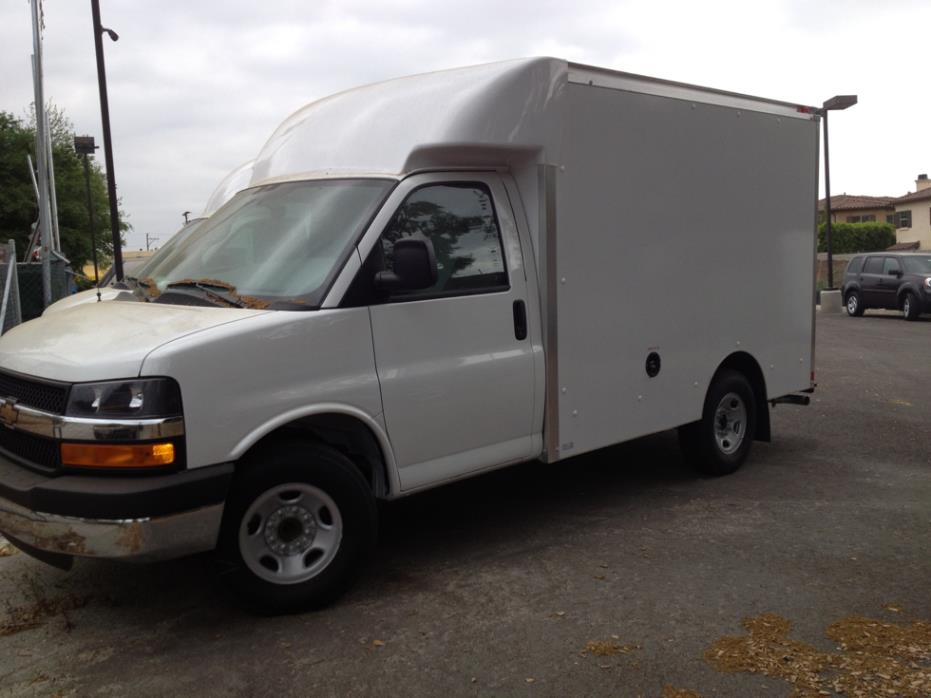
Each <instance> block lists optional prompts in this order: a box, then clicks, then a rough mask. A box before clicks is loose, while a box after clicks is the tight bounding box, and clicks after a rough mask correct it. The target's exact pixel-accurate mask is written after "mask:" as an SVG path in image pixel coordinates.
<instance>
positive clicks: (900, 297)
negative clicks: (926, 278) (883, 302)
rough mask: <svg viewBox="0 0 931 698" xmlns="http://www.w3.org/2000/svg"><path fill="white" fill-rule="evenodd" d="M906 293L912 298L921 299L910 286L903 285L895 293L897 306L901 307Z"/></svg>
mask: <svg viewBox="0 0 931 698" xmlns="http://www.w3.org/2000/svg"><path fill="white" fill-rule="evenodd" d="M906 293H911V294H912V295H913V296H915V297H916V298H918V299H919V300H920V299H921V295H920V294H919V293H918V289H916V288H915V287H914V286H912V285H911V284H905V285H903V286H901V287H899V290H898V291H896V300H898V302H899V305H902V303H904V302H905V294H906Z"/></svg>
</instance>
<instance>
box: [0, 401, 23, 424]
mask: <svg viewBox="0 0 931 698" xmlns="http://www.w3.org/2000/svg"><path fill="white" fill-rule="evenodd" d="M17 419H19V410H18V409H17V408H16V398H12V397H8V398H4V399H3V404H2V405H0V422H2V423H3V426H5V427H12V426H13V425H14V424H16V420H17Z"/></svg>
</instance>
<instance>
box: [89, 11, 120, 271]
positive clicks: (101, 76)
mask: <svg viewBox="0 0 931 698" xmlns="http://www.w3.org/2000/svg"><path fill="white" fill-rule="evenodd" d="M91 12H92V14H93V18H94V49H95V50H96V52H97V85H98V87H99V88H100V119H101V122H102V126H103V148H104V156H105V157H106V165H107V196H108V197H109V199H110V232H111V234H112V235H113V269H114V272H115V273H116V280H117V281H122V280H123V250H122V248H121V246H120V211H119V206H118V205H117V200H116V175H115V174H114V171H113V142H112V140H111V139H110V103H109V101H108V99H107V69H106V67H105V66H104V62H103V37H102V36H101V35H102V34H103V32H104V31H106V32H107V33H108V34H109V35H110V38H111V39H113V40H114V41H116V39H117V38H118V37H117V36H116V33H115V32H112V31H111V30H109V29H104V28H103V27H102V26H101V24H100V0H91Z"/></svg>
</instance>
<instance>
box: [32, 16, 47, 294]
mask: <svg viewBox="0 0 931 698" xmlns="http://www.w3.org/2000/svg"><path fill="white" fill-rule="evenodd" d="M30 5H31V6H32V51H33V53H32V75H33V80H32V81H33V87H34V89H35V102H36V165H37V168H38V189H39V229H40V231H41V234H42V242H41V252H40V259H41V261H42V306H43V307H48V306H49V305H50V304H51V302H52V267H51V261H52V260H51V254H52V252H51V244H50V243H51V237H52V211H51V209H50V207H49V186H48V141H47V136H46V125H47V123H48V122H47V121H46V119H45V94H44V89H43V86H42V32H41V29H40V26H39V22H40V19H39V0H31V1H30Z"/></svg>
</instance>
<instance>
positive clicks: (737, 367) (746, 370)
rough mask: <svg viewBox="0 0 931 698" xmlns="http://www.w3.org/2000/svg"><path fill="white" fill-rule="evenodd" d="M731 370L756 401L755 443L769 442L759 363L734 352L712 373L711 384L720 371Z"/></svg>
mask: <svg viewBox="0 0 931 698" xmlns="http://www.w3.org/2000/svg"><path fill="white" fill-rule="evenodd" d="M726 370H732V371H737V372H738V373H740V374H742V375H743V376H744V377H745V378H746V379H747V380H748V381H750V387H752V388H753V396H754V398H755V401H756V408H757V409H756V430H755V433H754V435H753V439H754V440H755V441H767V442H768V441H771V440H772V433H771V430H770V424H769V403H768V402H767V398H766V377H765V376H764V375H763V370H762V369H761V368H760V364H759V362H758V361H757V360H756V359H754V358H753V356H752V355H751V354H748V353H747V352H745V351H735V352H734V353H732V354H730V355H729V356H728V357H727V358H725V359H724V361H722V362H721V364H720V365H719V366H718V369H717V371H715V372H714V378H712V379H711V383H712V384H714V380H715V378H717V376H718V374H720V373H721V372H722V371H726Z"/></svg>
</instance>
